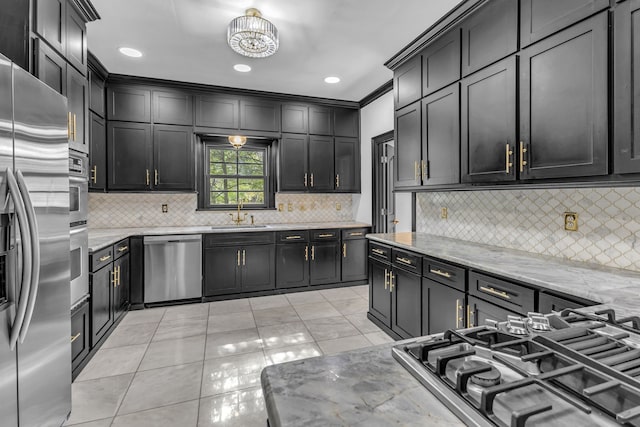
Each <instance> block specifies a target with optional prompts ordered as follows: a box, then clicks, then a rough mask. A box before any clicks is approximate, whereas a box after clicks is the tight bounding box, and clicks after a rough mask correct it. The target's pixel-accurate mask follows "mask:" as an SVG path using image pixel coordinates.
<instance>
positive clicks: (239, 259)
mask: <svg viewBox="0 0 640 427" xmlns="http://www.w3.org/2000/svg"><path fill="white" fill-rule="evenodd" d="M238 267H240V249H238Z"/></svg>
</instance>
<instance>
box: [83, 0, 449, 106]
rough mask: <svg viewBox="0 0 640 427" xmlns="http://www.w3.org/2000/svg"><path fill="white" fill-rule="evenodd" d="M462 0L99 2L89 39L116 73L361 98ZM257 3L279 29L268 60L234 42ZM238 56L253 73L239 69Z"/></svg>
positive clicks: (283, 91)
mask: <svg viewBox="0 0 640 427" xmlns="http://www.w3.org/2000/svg"><path fill="white" fill-rule="evenodd" d="M460 1H461V0H394V1H389V0H341V1H340V0H92V3H93V5H94V6H95V7H96V9H97V10H98V13H99V14H100V16H101V18H102V19H100V20H98V21H95V22H91V23H89V24H88V29H87V34H88V45H89V50H91V52H93V54H94V55H95V56H96V57H97V58H98V59H99V60H100V61H101V62H102V63H103V64H104V65H105V67H106V68H107V70H109V72H110V73H118V74H129V75H134V76H144V77H153V78H160V79H169V80H178V81H184V82H192V83H204V84H212V85H218V86H228V87H235V88H244V89H254V90H263V91H271V92H281V93H289V94H297V95H308V96H318V97H323V98H334V99H344V100H351V101H359V100H360V99H362V98H364V97H365V96H366V95H368V94H369V93H371V92H372V91H373V90H375V89H376V88H378V87H379V86H381V85H382V84H384V83H385V82H387V81H388V80H390V79H391V77H392V73H391V71H390V70H388V69H387V68H386V67H385V66H384V65H383V63H384V62H385V61H386V60H387V59H389V58H390V57H391V56H393V55H394V54H395V53H397V52H398V51H399V50H400V49H402V48H403V47H404V46H405V45H407V44H408V43H409V42H411V41H412V40H413V39H415V38H416V37H417V36H418V35H420V34H421V33H422V32H423V31H424V30H426V29H427V28H428V27H429V26H431V25H432V24H433V23H434V22H435V21H437V20H438V19H439V18H441V17H442V16H443V15H444V14H445V13H446V12H448V11H449V10H450V9H452V8H453V7H454V6H455V5H457V4H458V3H460ZM249 7H255V8H257V9H259V10H260V11H261V12H262V16H263V17H264V18H266V19H268V20H270V21H271V22H272V23H273V24H275V25H276V27H277V28H278V31H279V32H280V49H279V50H278V52H276V54H275V55H273V56H271V57H269V58H263V59H252V58H247V57H244V56H241V55H239V54H237V53H235V52H233V51H232V50H231V48H229V46H228V45H227V42H226V31H227V25H228V24H229V22H230V21H231V20H232V19H233V18H235V17H237V16H241V15H244V11H245V9H247V8H249ZM121 46H128V47H134V48H136V49H139V50H141V51H142V52H143V54H144V55H143V57H142V58H138V59H134V58H128V57H125V56H123V55H122V54H120V53H119V52H118V48H119V47H121ZM238 63H243V64H248V65H250V66H251V67H252V68H253V70H252V71H251V72H249V73H239V72H237V71H234V69H233V65H234V64H238ZM327 76H338V77H340V78H341V79H342V81H341V82H340V83H338V84H334V85H329V84H326V83H324V78H325V77H327Z"/></svg>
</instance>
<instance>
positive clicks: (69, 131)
mask: <svg viewBox="0 0 640 427" xmlns="http://www.w3.org/2000/svg"><path fill="white" fill-rule="evenodd" d="M72 133H73V122H72V119H71V111H69V114H68V115H67V139H68V140H71V135H72Z"/></svg>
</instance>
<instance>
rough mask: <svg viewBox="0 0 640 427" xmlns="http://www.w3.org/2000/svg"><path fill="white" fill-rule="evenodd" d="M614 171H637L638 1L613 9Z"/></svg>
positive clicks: (639, 91)
mask: <svg viewBox="0 0 640 427" xmlns="http://www.w3.org/2000/svg"><path fill="white" fill-rule="evenodd" d="M614 16H615V23H614V31H615V33H614V48H613V49H614V50H613V56H614V79H613V102H614V106H613V107H614V126H613V153H614V154H613V162H614V163H613V167H614V172H615V173H638V172H640V43H638V42H637V41H638V40H640V0H627V1H624V2H622V3H620V4H618V5H617V7H616V10H615V12H614Z"/></svg>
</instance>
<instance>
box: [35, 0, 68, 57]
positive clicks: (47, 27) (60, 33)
mask: <svg viewBox="0 0 640 427" xmlns="http://www.w3.org/2000/svg"><path fill="white" fill-rule="evenodd" d="M34 6H35V9H36V11H35V16H36V25H35V27H36V33H38V35H40V37H42V38H43V39H45V40H46V41H47V43H49V44H50V45H51V46H53V48H54V49H56V50H57V51H58V52H60V53H61V54H63V55H64V54H65V47H66V28H65V17H66V15H67V1H66V0H36V1H35V2H34Z"/></svg>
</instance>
